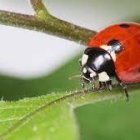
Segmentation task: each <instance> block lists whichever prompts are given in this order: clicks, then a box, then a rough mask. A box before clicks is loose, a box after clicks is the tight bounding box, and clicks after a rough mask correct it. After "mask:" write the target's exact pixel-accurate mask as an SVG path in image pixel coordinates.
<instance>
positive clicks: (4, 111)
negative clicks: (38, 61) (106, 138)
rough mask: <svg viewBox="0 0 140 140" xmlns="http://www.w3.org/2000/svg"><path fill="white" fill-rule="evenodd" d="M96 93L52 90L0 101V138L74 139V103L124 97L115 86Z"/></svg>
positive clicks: (134, 91) (135, 90)
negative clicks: (32, 96)
mask: <svg viewBox="0 0 140 140" xmlns="http://www.w3.org/2000/svg"><path fill="white" fill-rule="evenodd" d="M137 88H138V86H136V87H134V89H133V88H132V91H133V92H131V90H130V93H133V94H134V93H137ZM99 93H100V92H97V93H94V94H91V93H86V94H84V93H83V92H82V91H79V92H74V93H59V94H54V93H52V94H50V95H46V96H40V97H35V98H25V99H22V100H19V101H15V102H5V101H1V102H0V107H1V108H0V123H1V125H0V133H1V135H0V139H7V140H15V139H21V140H22V139H25V138H26V139H30V140H38V139H41V140H43V139H47V140H59V139H60V140H65V139H66V138H67V139H68V140H77V139H79V131H78V126H77V123H76V120H75V117H74V109H75V108H76V107H78V106H81V105H85V104H90V103H97V102H100V101H102V102H103V101H104V100H109V101H111V100H112V101H113V100H118V99H119V100H121V99H124V98H123V97H124V96H123V95H122V93H121V91H120V89H118V88H117V89H114V90H113V91H112V92H111V93H108V92H107V91H102V94H99ZM124 101H125V100H124Z"/></svg>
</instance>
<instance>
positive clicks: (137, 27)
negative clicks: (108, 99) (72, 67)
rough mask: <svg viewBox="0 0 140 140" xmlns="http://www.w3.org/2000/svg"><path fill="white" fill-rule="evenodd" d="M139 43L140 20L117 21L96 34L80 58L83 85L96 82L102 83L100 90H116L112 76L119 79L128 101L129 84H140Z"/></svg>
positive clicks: (99, 84)
mask: <svg viewBox="0 0 140 140" xmlns="http://www.w3.org/2000/svg"><path fill="white" fill-rule="evenodd" d="M139 42H140V24H137V23H122V24H115V25H112V26H109V27H108V28H106V29H104V30H103V31H101V32H99V33H98V34H97V35H96V36H95V37H94V36H93V38H91V40H90V41H89V42H88V44H87V46H88V48H86V49H85V51H84V53H83V56H82V57H81V59H80V61H79V62H80V68H81V79H82V80H81V81H82V85H84V84H88V83H89V84H91V83H92V84H93V85H92V84H91V85H92V86H93V89H96V87H94V85H95V84H94V83H98V86H97V87H99V89H108V90H112V86H113V84H112V79H116V80H117V81H118V83H120V86H121V87H122V88H123V89H124V93H125V95H126V100H127V101H128V100H129V95H128V91H127V86H126V85H128V84H133V83H140V72H139V68H140V57H139V55H140V47H139ZM96 81H97V82H96ZM83 83H84V84H83ZM124 83H125V84H124ZM83 87H84V88H85V86H83Z"/></svg>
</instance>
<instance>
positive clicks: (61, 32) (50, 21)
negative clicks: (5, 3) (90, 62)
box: [0, 0, 96, 45]
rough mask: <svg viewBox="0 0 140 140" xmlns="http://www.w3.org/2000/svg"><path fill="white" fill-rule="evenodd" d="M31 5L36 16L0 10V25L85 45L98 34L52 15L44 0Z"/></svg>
mask: <svg viewBox="0 0 140 140" xmlns="http://www.w3.org/2000/svg"><path fill="white" fill-rule="evenodd" d="M31 4H32V6H33V8H34V10H35V12H36V14H35V15H34V16H33V15H25V14H20V13H14V12H9V11H3V10H0V23H1V24H4V25H9V26H15V27H22V28H26V29H30V30H35V31H39V32H44V33H47V34H50V35H54V36H57V37H61V38H65V39H68V40H71V41H75V42H77V43H80V44H84V45H87V43H88V41H89V40H90V39H91V38H92V37H93V36H94V35H95V34H96V32H95V31H92V30H89V29H86V28H83V27H80V26H77V25H74V24H72V23H69V22H67V21H63V20H61V19H58V18H56V17H54V16H52V15H50V14H49V12H48V10H47V9H46V8H45V6H44V5H43V3H42V0H31Z"/></svg>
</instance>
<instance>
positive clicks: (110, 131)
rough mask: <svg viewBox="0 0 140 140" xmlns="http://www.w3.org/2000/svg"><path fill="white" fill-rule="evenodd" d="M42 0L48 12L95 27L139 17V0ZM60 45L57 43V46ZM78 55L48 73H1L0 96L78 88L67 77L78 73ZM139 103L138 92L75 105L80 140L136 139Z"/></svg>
mask: <svg viewBox="0 0 140 140" xmlns="http://www.w3.org/2000/svg"><path fill="white" fill-rule="evenodd" d="M22 1H23V0H22ZM22 1H20V2H19V0H17V1H16V0H14V2H15V3H18V4H19V5H20V6H21V7H24V5H23V4H22ZM10 2H11V3H12V1H11V0H10V1H9V0H7V3H10ZM45 2H46V5H48V8H49V10H50V11H51V13H52V14H54V15H56V16H57V17H60V18H62V19H65V20H67V21H70V22H73V23H76V24H78V25H81V26H84V27H87V28H90V29H94V30H99V29H101V28H103V27H105V26H107V25H109V24H113V23H116V22H124V21H139V19H140V18H139V17H140V15H139V13H140V9H139V5H140V1H139V0H104V1H101V0H87V1H83V0H77V1H75V0H71V1H64V0H54V1H51V0H46V1H45ZM5 3H6V0H5ZM12 4H13V3H12ZM21 7H20V8H21ZM5 28H6V27H5ZM50 41H51V40H50ZM48 44H49V42H48ZM61 45H62V44H61V43H60V44H59V45H58V47H59V46H61ZM65 45H66V44H65ZM66 46H67V45H66ZM10 47H12V46H10ZM27 51H28V50H27ZM47 53H51V52H46V55H47ZM80 54H81V52H80V50H79V51H78V52H77V55H76V56H75V57H74V58H71V60H69V61H67V62H65V63H64V64H62V65H61V67H59V68H57V69H56V70H55V71H53V72H51V73H50V74H49V75H48V73H46V75H45V74H44V75H43V76H40V77H38V78H34V77H32V78H27V79H25V78H24V79H23V78H17V77H15V76H12V75H11V76H7V75H8V74H7V75H6V74H1V76H0V97H1V99H3V100H9V101H11V100H19V99H22V98H24V97H35V96H40V95H46V94H50V93H51V92H56V93H57V92H61V91H73V90H76V89H80V88H81V87H80V81H79V79H74V80H68V78H69V77H70V76H73V75H77V74H79V73H80V72H79V65H78V59H79V58H80V56H81V55H80ZM56 57H57V56H56ZM17 59H18V58H17ZM48 61H50V60H48ZM27 69H28V68H27ZM139 106H140V94H139V95H134V96H133V97H130V101H129V102H128V103H127V102H125V101H116V102H115V101H114V102H110V101H104V102H102V103H96V104H93V105H92V104H90V105H86V106H82V107H80V108H77V109H76V110H75V114H76V117H77V123H78V125H79V130H80V134H81V140H112V139H113V140H118V139H119V140H139V139H140V109H139Z"/></svg>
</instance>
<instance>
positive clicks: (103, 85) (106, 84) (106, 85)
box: [99, 80, 112, 90]
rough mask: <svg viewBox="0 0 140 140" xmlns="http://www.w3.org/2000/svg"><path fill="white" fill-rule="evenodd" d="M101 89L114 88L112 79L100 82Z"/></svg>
mask: <svg viewBox="0 0 140 140" xmlns="http://www.w3.org/2000/svg"><path fill="white" fill-rule="evenodd" d="M99 89H108V90H112V81H111V80H109V81H105V82H101V81H100V82H99Z"/></svg>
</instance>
